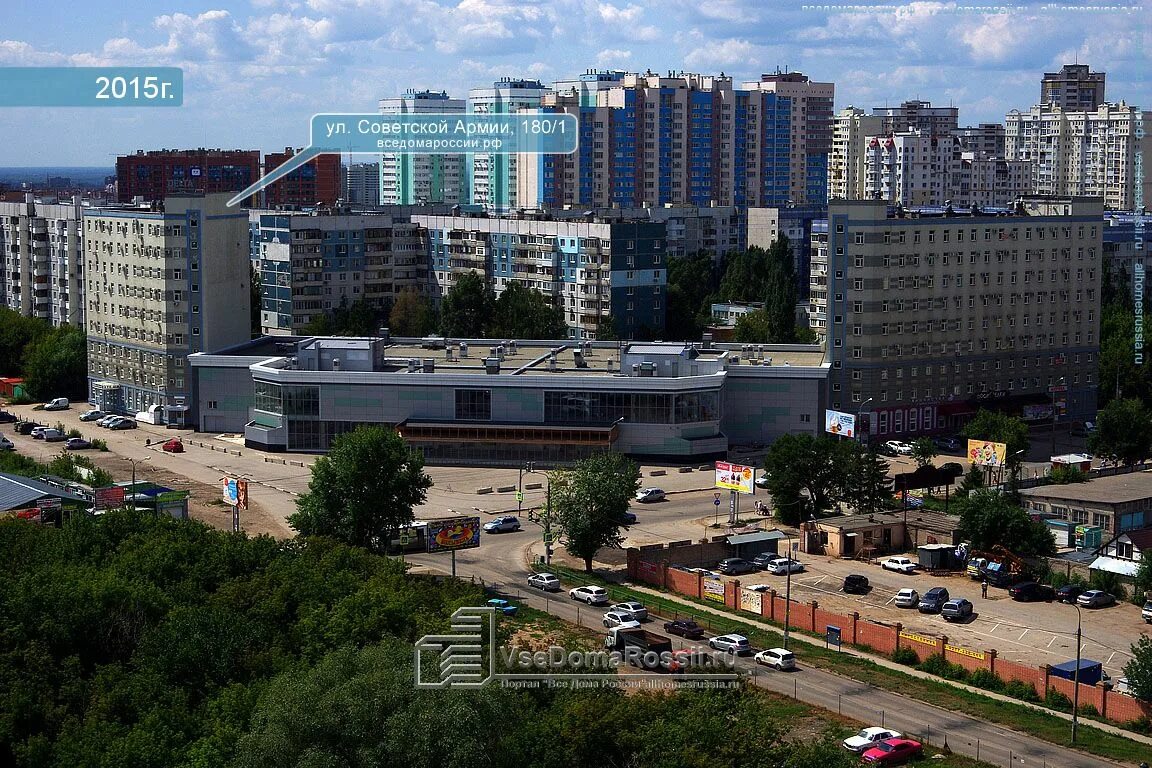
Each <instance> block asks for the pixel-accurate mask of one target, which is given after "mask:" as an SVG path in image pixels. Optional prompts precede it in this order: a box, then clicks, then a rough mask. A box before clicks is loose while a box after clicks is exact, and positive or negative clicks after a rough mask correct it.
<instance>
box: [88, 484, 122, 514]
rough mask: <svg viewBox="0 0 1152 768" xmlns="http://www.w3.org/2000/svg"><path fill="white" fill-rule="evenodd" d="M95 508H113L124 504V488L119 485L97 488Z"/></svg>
mask: <svg viewBox="0 0 1152 768" xmlns="http://www.w3.org/2000/svg"><path fill="white" fill-rule="evenodd" d="M95 494H96V509H115V508H116V507H122V506H124V488H123V486H119V485H109V486H108V487H106V488H97V489H96V490H95Z"/></svg>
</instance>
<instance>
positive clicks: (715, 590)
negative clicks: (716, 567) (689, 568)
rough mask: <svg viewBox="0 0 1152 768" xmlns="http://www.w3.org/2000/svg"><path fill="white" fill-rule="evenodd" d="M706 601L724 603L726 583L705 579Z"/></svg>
mask: <svg viewBox="0 0 1152 768" xmlns="http://www.w3.org/2000/svg"><path fill="white" fill-rule="evenodd" d="M704 599H705V600H715V601H716V602H718V603H722V602H724V582H723V581H721V580H720V579H704Z"/></svg>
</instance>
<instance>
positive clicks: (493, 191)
mask: <svg viewBox="0 0 1152 768" xmlns="http://www.w3.org/2000/svg"><path fill="white" fill-rule="evenodd" d="M547 91H548V89H547V88H546V87H545V86H544V85H543V84H542V83H541V82H540V81H539V80H520V79H513V78H510V77H505V78H501V79H500V80H497V81H496V82H494V83H492V87H491V88H473V89H472V90H470V91H469V92H468V111H469V112H474V113H477V114H487V115H505V114H515V113H517V112H519V111H520V110H522V109H534V108H536V107H538V106H540V99H541V97H543V96H544V94H545V93H546V92H547ZM518 157H519V156H518V155H513V154H499V153H497V154H493V153H488V152H482V153H473V154H468V155H465V156H464V168H465V174H464V183H465V184H466V189H467V194H466V195H465V196H464V200H465V201H466V202H469V203H471V204H473V205H482V206H484V207H485V208H488V209H490V210H495V211H507V210H510V209H513V208H516V207H520V206H521V205H522V204H521V203H520V202H519V200H518V194H517V186H516V185H517V162H518V160H517V158H518ZM429 202H431V201H429Z"/></svg>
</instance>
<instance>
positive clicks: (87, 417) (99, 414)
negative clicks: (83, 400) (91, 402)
mask: <svg viewBox="0 0 1152 768" xmlns="http://www.w3.org/2000/svg"><path fill="white" fill-rule="evenodd" d="M107 415H108V414H106V413H104V411H102V410H100V409H99V408H93V409H92V410H90V411H84V413H82V414H80V421H99V420H100V419H102V418H104V417H105V416H107Z"/></svg>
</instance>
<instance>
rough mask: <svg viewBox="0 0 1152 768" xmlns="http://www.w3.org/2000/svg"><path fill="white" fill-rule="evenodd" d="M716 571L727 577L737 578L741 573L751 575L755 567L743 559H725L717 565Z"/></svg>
mask: <svg viewBox="0 0 1152 768" xmlns="http://www.w3.org/2000/svg"><path fill="white" fill-rule="evenodd" d="M716 570H718V571H720V573H726V574H728V575H729V576H739V575H740V574H742V573H752V571H754V570H756V566H754V565H752V563H750V562H748V561H747V560H744V559H743V558H739V557H726V558H724V559H723V560H721V561H720V562H719V564H717V566H716Z"/></svg>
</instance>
